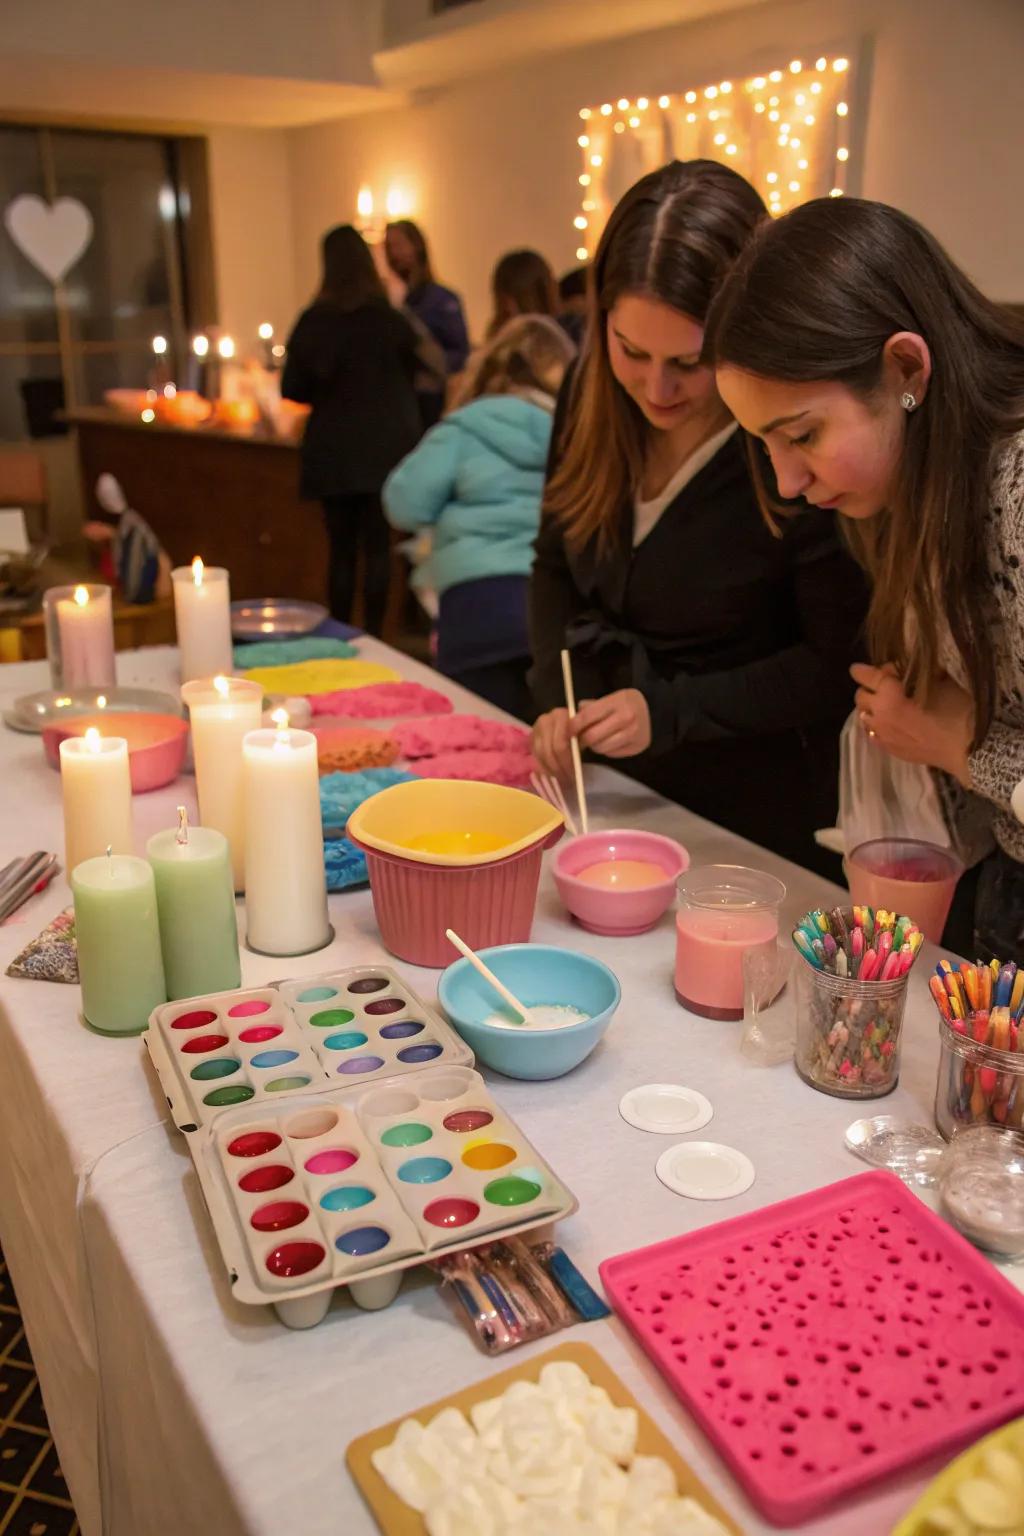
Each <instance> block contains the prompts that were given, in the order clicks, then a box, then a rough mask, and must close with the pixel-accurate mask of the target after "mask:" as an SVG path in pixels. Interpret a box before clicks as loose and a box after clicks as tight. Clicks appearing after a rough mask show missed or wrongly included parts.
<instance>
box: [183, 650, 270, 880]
mask: <svg viewBox="0 0 1024 1536" xmlns="http://www.w3.org/2000/svg"><path fill="white" fill-rule="evenodd" d="M181 698H182V702H183V703H184V704H186V705H187V706H188V712H189V719H190V720H191V724H192V757H193V760H194V762H195V769H196V793H197V794H198V796H199V820H200V821H201V822H202V824H203V826H204V827H213V829H214V830H215V831H217V832H223V834H224V836H225V837H226V838H227V840H228V846H229V847H230V849H231V873H232V878H233V880H234V884H235V890H236V891H244V890H245V800H244V797H243V794H242V742H243V740H244V739H245V737H246V736H247V735H248V734H249V732H250V731H256V730H259V727H260V718H261V716H260V709H261V706H262V702H263V689H262V687H261V686H260V684H259V683H250V682H248V681H247V680H246V679H245V678H241V677H205V678H200V679H197V680H196V681H194V682H191V683H186V684H185V686H184V687H183V688H182V690H181Z"/></svg>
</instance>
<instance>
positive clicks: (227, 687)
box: [213, 676, 231, 699]
mask: <svg viewBox="0 0 1024 1536" xmlns="http://www.w3.org/2000/svg"><path fill="white" fill-rule="evenodd" d="M213 686H214V687H215V688H216V690H217V692H218V693H219V694H220V696H221V698H222V699H226V698H227V696H228V694H229V693H230V692H231V684H230V683H229V682H228V680H227V678H226V677H224V676H219V677H215V678H214V680H213Z"/></svg>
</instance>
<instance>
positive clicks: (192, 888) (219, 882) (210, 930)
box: [146, 805, 242, 998]
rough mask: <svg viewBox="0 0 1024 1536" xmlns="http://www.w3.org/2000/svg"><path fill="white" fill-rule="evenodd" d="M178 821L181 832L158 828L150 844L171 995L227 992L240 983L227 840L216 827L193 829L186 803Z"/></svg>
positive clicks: (147, 845) (150, 858) (233, 887)
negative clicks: (164, 830) (187, 813)
mask: <svg viewBox="0 0 1024 1536" xmlns="http://www.w3.org/2000/svg"><path fill="white" fill-rule="evenodd" d="M178 821H179V825H178V829H177V831H175V832H158V833H157V834H156V836H155V837H151V838H150V840H149V842H148V843H147V844H146V852H147V854H148V855H149V862H150V864H151V865H152V866H153V874H154V875H155V877H156V899H157V906H158V908H159V911H160V944H161V948H162V949H163V955H164V973H165V974H166V977H167V995H168V997H171V998H179V997H196V996H198V995H199V994H200V993H202V992H226V991H228V990H229V989H230V988H232V987H240V986H241V985H242V970H241V965H240V962H239V959H238V928H237V925H236V923H235V885H234V880H233V879H232V875H231V851H230V848H229V846H228V840H227V838H226V837H225V836H224V834H223V833H222V832H216V831H214V829H213V827H190V826H189V824H188V816H187V815H186V812H185V807H184V806H183V805H179V807H178Z"/></svg>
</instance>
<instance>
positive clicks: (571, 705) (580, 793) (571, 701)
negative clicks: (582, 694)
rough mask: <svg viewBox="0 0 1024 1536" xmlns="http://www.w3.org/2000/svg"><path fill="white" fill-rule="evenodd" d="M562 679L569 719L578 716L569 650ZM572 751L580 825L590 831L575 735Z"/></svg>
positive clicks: (572, 740)
mask: <svg viewBox="0 0 1024 1536" xmlns="http://www.w3.org/2000/svg"><path fill="white" fill-rule="evenodd" d="M562 681H563V683H564V684H565V703H566V708H567V709H568V711H569V719H570V720H575V718H576V694H575V692H574V690H573V686H572V665H571V663H570V661H569V652H568V651H563V652H562ZM570 751H571V752H572V771H573V776H574V778H575V780H576V799H577V801H578V802H579V808H580V826H581V827H582V828H583V831H584V832H589V831H590V818H589V817H588V815H587V797H586V794H585V793H584V790H583V759H582V758H581V756H580V743H579V737H577V736H573V737H572V738H571V743H570Z"/></svg>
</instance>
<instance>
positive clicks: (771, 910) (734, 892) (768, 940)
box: [675, 864, 786, 1019]
mask: <svg viewBox="0 0 1024 1536" xmlns="http://www.w3.org/2000/svg"><path fill="white" fill-rule="evenodd" d="M677 889H678V891H679V911H678V913H677V915H676V970H675V988H676V997H677V998H678V1000H679V1002H680V1003H681V1004H682V1005H683V1007H684V1008H687V1009H689V1011H690V1012H691V1013H699V1014H703V1016H704V1017H705V1018H709V1019H742V1017H743V957H744V955H745V954H747V953H748V951H749V950H751V949H754V948H757V947H760V946H763V945H770V946H771V947H772V948H774V947H775V946H776V945H777V943H778V936H779V907H780V905H781V903H782V901H783V899H784V898H785V895H786V887H785V886H784V885H783V883H782V881H781V880H776V879H775V877H774V876H773V875H766V874H762V873H761V871H760V870H756V869H745V868H743V866H742V865H739V864H708V865H705V866H704V867H703V868H702V869H691V870H689V871H688V872H687V873H686V874H685V875H683V876H681V877H680V879H679V881H678V884H677Z"/></svg>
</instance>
